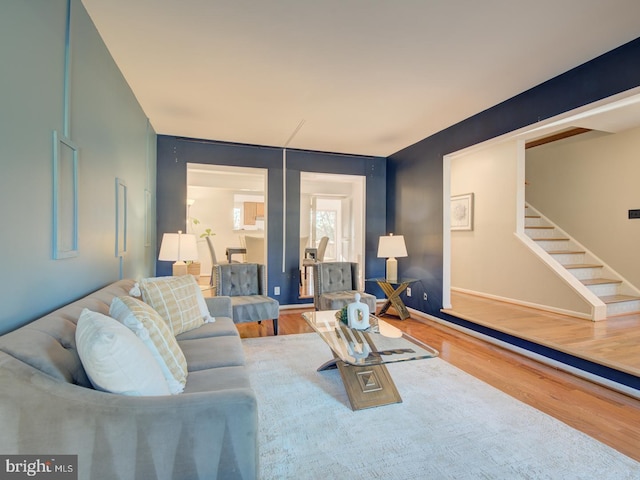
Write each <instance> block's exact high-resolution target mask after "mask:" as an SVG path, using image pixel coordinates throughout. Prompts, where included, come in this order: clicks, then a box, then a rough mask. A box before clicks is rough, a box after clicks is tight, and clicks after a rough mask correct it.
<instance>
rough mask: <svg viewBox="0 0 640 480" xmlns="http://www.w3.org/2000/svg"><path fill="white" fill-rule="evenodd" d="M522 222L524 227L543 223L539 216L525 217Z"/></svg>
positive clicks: (537, 225)
mask: <svg viewBox="0 0 640 480" xmlns="http://www.w3.org/2000/svg"><path fill="white" fill-rule="evenodd" d="M524 224H525V226H526V227H539V226H540V225H543V223H542V219H541V218H525V219H524Z"/></svg>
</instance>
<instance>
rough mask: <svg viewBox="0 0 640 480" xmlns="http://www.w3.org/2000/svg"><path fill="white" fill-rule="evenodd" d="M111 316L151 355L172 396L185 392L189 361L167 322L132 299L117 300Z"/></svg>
mask: <svg viewBox="0 0 640 480" xmlns="http://www.w3.org/2000/svg"><path fill="white" fill-rule="evenodd" d="M109 315H110V316H112V317H113V318H115V319H116V320H118V321H119V322H121V323H123V324H124V325H125V326H127V327H128V328H129V329H130V330H132V331H133V332H134V333H135V334H136V335H137V336H138V338H140V339H141V340H142V342H143V343H144V344H145V345H146V346H147V348H148V349H149V350H150V351H151V353H152V354H153V356H154V358H155V359H156V361H157V362H158V364H159V365H160V368H161V369H162V373H163V374H164V376H165V378H166V379H167V383H168V384H169V390H170V391H171V393H180V392H182V391H183V390H184V386H185V384H186V383H187V360H186V358H185V357H184V354H183V353H182V350H181V349H180V346H179V345H178V341H177V340H176V338H175V337H174V336H173V335H172V334H171V332H170V331H169V327H168V326H167V324H166V322H165V321H164V319H162V317H160V315H159V314H158V313H157V312H156V311H155V310H154V309H153V308H151V307H150V306H149V305H147V304H146V303H144V302H143V301H141V300H138V299H137V298H133V297H116V298H114V299H113V300H112V301H111V306H110V307H109Z"/></svg>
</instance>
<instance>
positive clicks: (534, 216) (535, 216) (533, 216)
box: [524, 215, 542, 218]
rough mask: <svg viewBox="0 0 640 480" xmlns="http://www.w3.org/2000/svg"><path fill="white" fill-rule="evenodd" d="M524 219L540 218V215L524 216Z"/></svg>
mask: <svg viewBox="0 0 640 480" xmlns="http://www.w3.org/2000/svg"><path fill="white" fill-rule="evenodd" d="M524 218H542V217H541V216H540V215H525V216H524Z"/></svg>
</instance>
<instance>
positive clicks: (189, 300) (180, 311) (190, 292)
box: [140, 275, 204, 336]
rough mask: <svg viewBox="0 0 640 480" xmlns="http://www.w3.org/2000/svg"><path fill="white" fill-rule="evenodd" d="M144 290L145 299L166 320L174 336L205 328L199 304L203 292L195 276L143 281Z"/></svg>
mask: <svg viewBox="0 0 640 480" xmlns="http://www.w3.org/2000/svg"><path fill="white" fill-rule="evenodd" d="M140 291H141V292H142V300H144V301H145V303H148V304H149V305H151V307H152V308H153V309H154V310H155V311H156V312H158V313H159V314H160V316H161V317H162V318H164V320H165V321H166V322H167V324H168V325H169V328H170V329H171V333H173V335H174V336H175V335H179V334H180V333H183V332H188V331H189V330H193V329H194V328H198V327H201V326H202V325H204V319H203V317H202V313H201V311H200V306H199V305H198V294H200V295H202V292H201V291H200V287H198V284H197V283H196V280H195V278H193V276H192V275H183V276H180V277H156V278H143V279H142V280H140Z"/></svg>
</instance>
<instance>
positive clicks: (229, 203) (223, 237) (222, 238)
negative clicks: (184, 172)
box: [187, 186, 240, 275]
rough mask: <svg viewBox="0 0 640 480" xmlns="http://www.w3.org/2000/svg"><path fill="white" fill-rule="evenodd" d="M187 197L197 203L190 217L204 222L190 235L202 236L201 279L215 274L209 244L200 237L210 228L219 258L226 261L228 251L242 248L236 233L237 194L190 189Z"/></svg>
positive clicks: (190, 227) (192, 187) (191, 230)
mask: <svg viewBox="0 0 640 480" xmlns="http://www.w3.org/2000/svg"><path fill="white" fill-rule="evenodd" d="M187 196H188V197H189V198H191V199H193V200H195V203H194V204H193V205H192V206H191V208H190V211H189V213H190V216H191V217H192V218H197V219H198V220H199V221H200V224H199V225H195V226H194V225H190V226H189V232H190V233H196V234H197V236H198V253H199V254H200V263H201V265H202V267H201V269H202V270H201V275H209V274H210V273H211V257H210V255H209V249H208V247H207V244H206V240H205V239H203V238H200V234H202V233H204V231H205V230H206V229H207V228H210V229H211V230H212V231H213V232H214V233H215V235H214V236H213V244H214V246H215V251H216V257H217V259H218V260H224V259H225V258H226V256H225V250H226V248H227V247H239V246H240V239H239V238H238V235H237V234H236V233H234V231H233V196H234V192H233V190H223V189H220V188H212V187H196V186H189V187H188V189H187Z"/></svg>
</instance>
